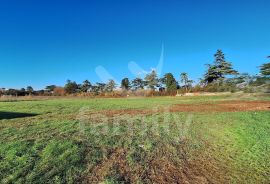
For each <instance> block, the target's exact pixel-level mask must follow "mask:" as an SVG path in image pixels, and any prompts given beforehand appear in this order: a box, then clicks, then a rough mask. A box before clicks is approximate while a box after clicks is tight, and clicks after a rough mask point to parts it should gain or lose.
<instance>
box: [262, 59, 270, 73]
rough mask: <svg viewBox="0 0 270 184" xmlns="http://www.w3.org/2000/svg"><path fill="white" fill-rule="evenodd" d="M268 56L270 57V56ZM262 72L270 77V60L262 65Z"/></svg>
mask: <svg viewBox="0 0 270 184" xmlns="http://www.w3.org/2000/svg"><path fill="white" fill-rule="evenodd" d="M267 58H270V56H268V57H267ZM260 73H261V74H262V75H263V76H265V77H270V62H269V63H265V64H263V65H262V66H260Z"/></svg>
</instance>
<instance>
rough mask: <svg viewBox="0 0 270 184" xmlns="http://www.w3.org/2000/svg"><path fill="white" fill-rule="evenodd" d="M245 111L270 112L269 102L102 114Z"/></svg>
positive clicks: (188, 105) (183, 105)
mask: <svg viewBox="0 0 270 184" xmlns="http://www.w3.org/2000/svg"><path fill="white" fill-rule="evenodd" d="M243 111H270V102H268V101H235V100H234V101H222V102H217V103H203V104H176V105H171V106H167V107H163V108H153V109H123V110H122V109H121V110H105V111H102V112H100V113H102V114H104V115H106V116H116V115H125V114H127V115H138V114H144V115H149V114H154V113H161V112H204V113H207V112H209V113H211V112H243Z"/></svg>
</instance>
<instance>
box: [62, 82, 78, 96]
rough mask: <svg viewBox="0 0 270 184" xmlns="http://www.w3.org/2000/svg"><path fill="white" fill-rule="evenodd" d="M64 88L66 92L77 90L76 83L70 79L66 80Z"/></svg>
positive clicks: (71, 92) (70, 92)
mask: <svg viewBox="0 0 270 184" xmlns="http://www.w3.org/2000/svg"><path fill="white" fill-rule="evenodd" d="M64 89H65V92H66V93H67V94H73V93H76V92H77V90H78V84H77V83H76V82H75V81H73V82H72V81H71V80H67V83H66V84H65V87H64Z"/></svg>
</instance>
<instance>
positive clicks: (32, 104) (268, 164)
mask: <svg viewBox="0 0 270 184" xmlns="http://www.w3.org/2000/svg"><path fill="white" fill-rule="evenodd" d="M240 97H242V96H237V95H233V96H232V95H228V96H212V97H211V96H208V97H154V98H119V99H102V98H96V99H95V98H94V99H87V98H66V99H65V98H56V99H28V100H12V101H0V141H1V144H0V183H270V155H269V153H270V112H269V107H270V98H269V97H268V96H244V97H242V98H240ZM240 101H241V110H237V108H238V107H237V106H236V107H235V105H234V103H235V104H237V103H240ZM227 102H228V104H227V105H223V106H221V105H220V104H223V103H225V104H226V103H227ZM246 102H249V103H253V102H260V103H261V104H264V106H265V105H267V106H268V107H267V108H268V109H267V108H266V109H265V108H264V109H260V107H261V104H260V103H255V105H254V109H248V106H249V105H250V104H249V103H246ZM245 103H246V104H245ZM230 104H233V105H230ZM245 105H246V106H247V107H244V108H243V106H245ZM256 105H257V106H258V107H257V106H256ZM187 107H188V109H193V107H194V109H196V111H193V110H186V109H187ZM200 107H201V110H200ZM206 107H207V108H208V107H211V108H209V109H206V110H205V108H206ZM233 107H234V108H233ZM239 108H240V106H239ZM245 108H247V110H245Z"/></svg>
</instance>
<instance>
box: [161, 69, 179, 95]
mask: <svg viewBox="0 0 270 184" xmlns="http://www.w3.org/2000/svg"><path fill="white" fill-rule="evenodd" d="M161 82H162V83H163V84H164V85H165V86H166V89H167V91H169V92H172V91H176V89H177V81H176V80H175V78H174V76H173V74H172V73H166V74H165V75H164V77H163V78H162V79H161Z"/></svg>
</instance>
